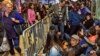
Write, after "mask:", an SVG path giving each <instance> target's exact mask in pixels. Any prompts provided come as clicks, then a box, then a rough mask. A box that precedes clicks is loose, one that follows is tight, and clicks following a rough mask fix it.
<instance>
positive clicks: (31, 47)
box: [23, 15, 51, 56]
mask: <svg viewBox="0 0 100 56" xmlns="http://www.w3.org/2000/svg"><path fill="white" fill-rule="evenodd" d="M49 16H50V15H49ZM50 21H51V20H50V17H48V16H46V17H45V18H44V19H42V20H40V21H38V22H37V23H35V24H34V25H32V26H30V27H29V28H27V29H26V30H24V31H23V40H24V41H23V43H24V52H25V53H24V55H25V56H33V55H34V54H35V53H38V52H39V51H40V49H42V48H43V47H44V45H45V41H46V35H47V32H48V30H49V26H50V23H51V22H50Z"/></svg>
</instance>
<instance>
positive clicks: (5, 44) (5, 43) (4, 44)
mask: <svg viewBox="0 0 100 56" xmlns="http://www.w3.org/2000/svg"><path fill="white" fill-rule="evenodd" d="M9 50H10V46H9V43H8V40H7V36H6V32H4V37H3V42H2V44H1V46H0V52H6V51H9Z"/></svg>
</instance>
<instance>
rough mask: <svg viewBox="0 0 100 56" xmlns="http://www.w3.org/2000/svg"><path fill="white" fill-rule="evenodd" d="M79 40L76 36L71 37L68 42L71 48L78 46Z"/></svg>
mask: <svg viewBox="0 0 100 56" xmlns="http://www.w3.org/2000/svg"><path fill="white" fill-rule="evenodd" d="M79 40H80V38H79V36H78V35H72V36H71V40H70V44H71V46H77V45H78V44H79Z"/></svg>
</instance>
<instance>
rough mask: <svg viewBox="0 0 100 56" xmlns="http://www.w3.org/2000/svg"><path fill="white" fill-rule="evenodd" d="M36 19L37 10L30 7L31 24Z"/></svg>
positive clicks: (29, 17) (29, 19)
mask: <svg viewBox="0 0 100 56" xmlns="http://www.w3.org/2000/svg"><path fill="white" fill-rule="evenodd" d="M35 19H36V14H35V11H34V10H32V9H28V21H29V23H30V24H33V22H35Z"/></svg>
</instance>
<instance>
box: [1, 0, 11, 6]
mask: <svg viewBox="0 0 100 56" xmlns="http://www.w3.org/2000/svg"><path fill="white" fill-rule="evenodd" d="M2 4H3V5H4V6H6V5H7V4H9V5H10V6H13V3H12V1H11V0H4V1H3V2H2Z"/></svg>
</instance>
